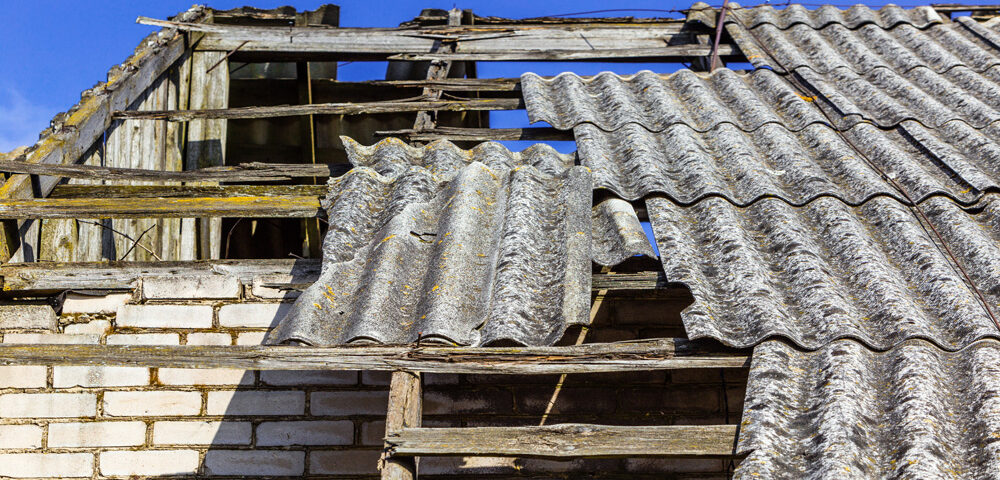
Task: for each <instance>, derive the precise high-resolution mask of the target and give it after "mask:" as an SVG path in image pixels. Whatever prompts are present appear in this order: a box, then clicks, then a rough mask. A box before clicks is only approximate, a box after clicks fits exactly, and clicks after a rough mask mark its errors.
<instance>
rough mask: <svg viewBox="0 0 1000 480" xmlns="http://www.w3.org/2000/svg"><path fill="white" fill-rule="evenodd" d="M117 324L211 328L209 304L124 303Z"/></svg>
mask: <svg viewBox="0 0 1000 480" xmlns="http://www.w3.org/2000/svg"><path fill="white" fill-rule="evenodd" d="M115 324H116V325H118V326H119V327H136V328H211V327H212V307H211V306H209V305H124V306H122V307H120V308H119V309H118V315H117V317H115Z"/></svg>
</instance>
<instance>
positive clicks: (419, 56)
mask: <svg viewBox="0 0 1000 480" xmlns="http://www.w3.org/2000/svg"><path fill="white" fill-rule="evenodd" d="M711 53H712V47H711V46H710V45H697V44H691V45H664V46H662V47H656V48H614V49H603V50H596V49H592V50H555V49H552V50H526V51H505V52H473V53H465V52H456V53H400V54H396V55H390V56H389V57H388V59H389V60H408V61H435V60H438V61H443V60H447V61H452V62H526V61H527V62H567V61H580V60H622V59H628V61H638V60H661V61H680V60H683V59H687V58H690V57H701V56H705V55H709V54H711ZM739 54H740V50H739V48H737V47H736V46H735V45H733V44H729V43H724V44H721V45H719V55H720V56H727V57H728V56H733V55H739Z"/></svg>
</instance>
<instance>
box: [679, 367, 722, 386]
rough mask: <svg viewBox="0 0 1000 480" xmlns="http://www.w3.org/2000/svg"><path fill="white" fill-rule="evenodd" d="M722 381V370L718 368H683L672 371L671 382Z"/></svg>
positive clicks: (716, 382)
mask: <svg viewBox="0 0 1000 480" xmlns="http://www.w3.org/2000/svg"><path fill="white" fill-rule="evenodd" d="M721 381H722V372H721V371H720V370H719V369H717V368H683V369H679V370H671V371H670V383H710V384H718V383H720V382H721Z"/></svg>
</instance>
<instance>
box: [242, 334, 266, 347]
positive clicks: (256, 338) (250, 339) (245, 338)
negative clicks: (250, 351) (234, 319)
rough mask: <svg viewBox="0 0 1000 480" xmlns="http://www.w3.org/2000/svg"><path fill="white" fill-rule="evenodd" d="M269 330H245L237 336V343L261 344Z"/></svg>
mask: <svg viewBox="0 0 1000 480" xmlns="http://www.w3.org/2000/svg"><path fill="white" fill-rule="evenodd" d="M265 335H267V332H244V333H241V334H239V335H237V336H236V344H237V345H261V344H263V343H264V336H265Z"/></svg>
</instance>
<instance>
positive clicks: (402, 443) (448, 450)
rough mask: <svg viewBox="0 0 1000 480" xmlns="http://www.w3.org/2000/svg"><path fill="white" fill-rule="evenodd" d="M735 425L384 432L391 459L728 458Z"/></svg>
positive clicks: (404, 430) (597, 426) (495, 428)
mask: <svg viewBox="0 0 1000 480" xmlns="http://www.w3.org/2000/svg"><path fill="white" fill-rule="evenodd" d="M738 431H739V430H738V426H737V425H666V426H628V427H621V426H608V425H584V424H563V425H553V426H544V427H476V428H404V429H403V430H402V431H399V432H393V433H388V434H387V435H386V439H385V441H386V444H388V445H390V446H391V450H390V454H391V455H406V456H410V455H423V456H430V455H466V456H516V457H541V458H579V457H732V456H734V451H733V448H734V445H736V436H737V434H738Z"/></svg>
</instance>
